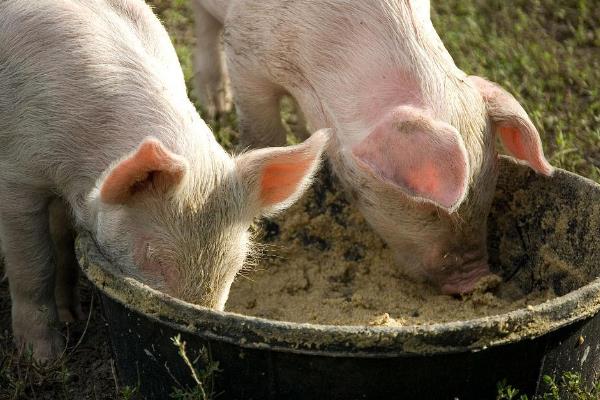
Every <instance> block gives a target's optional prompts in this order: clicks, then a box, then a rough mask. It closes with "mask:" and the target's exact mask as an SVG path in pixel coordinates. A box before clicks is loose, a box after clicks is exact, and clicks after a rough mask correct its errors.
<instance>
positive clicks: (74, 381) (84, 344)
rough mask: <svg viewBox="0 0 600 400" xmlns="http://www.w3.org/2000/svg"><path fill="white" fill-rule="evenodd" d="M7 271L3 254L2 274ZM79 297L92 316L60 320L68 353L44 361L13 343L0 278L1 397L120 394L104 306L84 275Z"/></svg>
mask: <svg viewBox="0 0 600 400" xmlns="http://www.w3.org/2000/svg"><path fill="white" fill-rule="evenodd" d="M3 275H4V271H3V265H2V260H1V258H0V276H3ZM81 297H82V306H83V308H84V310H85V311H88V312H89V313H88V315H87V317H88V319H89V320H85V321H76V322H74V323H70V324H61V327H60V329H61V332H62V333H63V335H64V336H65V337H66V338H67V347H66V349H65V353H64V354H65V355H64V357H62V359H61V360H59V361H58V362H57V363H55V364H54V365H48V366H40V365H37V364H36V363H33V362H32V361H31V359H30V358H28V357H27V356H24V357H19V356H18V353H17V350H16V348H15V347H14V346H13V344H12V333H11V332H10V325H11V324H10V296H9V293H8V282H7V281H6V280H4V281H2V282H0V400H1V399H40V400H55V399H98V400H100V399H115V398H119V397H120V396H119V393H120V391H121V389H120V388H118V386H117V385H116V383H115V382H116V380H115V377H114V371H113V368H112V365H113V362H112V357H111V354H110V346H109V343H108V334H107V333H108V332H107V328H106V327H107V324H106V322H105V321H104V318H103V316H102V313H101V312H100V305H99V302H98V296H97V295H96V294H95V292H94V291H93V290H92V289H91V286H90V284H89V282H87V280H85V279H82V280H81ZM92 299H93V300H92Z"/></svg>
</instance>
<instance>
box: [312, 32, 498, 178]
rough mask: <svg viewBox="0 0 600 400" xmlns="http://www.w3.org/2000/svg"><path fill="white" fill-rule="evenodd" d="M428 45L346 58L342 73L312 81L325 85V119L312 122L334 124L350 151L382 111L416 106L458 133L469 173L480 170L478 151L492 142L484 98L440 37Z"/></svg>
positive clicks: (345, 159) (346, 150)
mask: <svg viewBox="0 0 600 400" xmlns="http://www.w3.org/2000/svg"><path fill="white" fill-rule="evenodd" d="M432 29H433V28H432ZM436 37H437V35H436ZM436 43H437V44H436ZM429 47H430V50H429V51H427V52H420V53H419V54H417V53H415V52H414V51H412V52H410V51H409V50H406V52H405V54H402V52H400V53H397V54H396V56H395V57H393V58H392V57H389V56H384V57H381V56H380V57H379V58H378V57H376V56H375V54H385V55H388V54H394V53H393V52H392V51H391V50H389V49H388V51H384V50H381V49H380V50H378V51H375V54H373V55H372V56H371V57H363V58H357V59H354V60H347V61H346V62H345V64H346V65H347V68H346V71H345V72H341V73H339V72H338V73H337V74H332V75H330V76H326V77H325V79H324V80H323V81H325V82H327V84H326V85H320V84H319V83H320V82H317V83H315V84H313V87H315V88H317V91H319V88H324V89H322V90H321V91H320V93H318V94H317V97H318V98H319V99H320V101H321V108H322V109H323V110H324V113H323V115H324V117H323V121H319V122H317V123H316V124H314V125H315V126H319V125H323V126H325V125H329V126H332V127H333V128H334V133H335V139H336V141H337V143H338V146H339V147H338V149H339V150H341V152H342V153H346V154H348V153H349V152H350V151H351V149H352V147H353V146H355V145H357V144H358V143H360V142H361V141H362V140H363V139H365V138H366V137H367V136H368V135H369V133H371V131H372V130H373V129H374V127H375V126H376V125H377V124H378V123H379V122H380V121H381V120H382V119H383V118H384V117H385V116H386V114H388V113H389V112H391V111H392V110H394V109H395V108H397V107H399V106H412V107H417V108H420V109H422V110H424V111H426V112H427V113H429V114H430V115H431V116H432V117H433V118H435V119H439V120H442V121H445V122H448V123H450V124H451V125H453V126H454V127H455V128H456V129H457V130H458V131H459V132H460V134H461V136H462V138H463V140H464V142H465V146H466V148H467V153H468V155H469V158H470V160H469V161H470V165H471V166H472V168H470V175H471V178H473V176H475V175H477V174H478V173H479V169H478V168H479V166H480V165H481V163H482V160H481V157H482V153H483V152H484V151H485V149H486V148H488V147H489V146H490V144H489V143H488V142H489V138H487V137H485V136H484V135H485V131H486V130H485V128H486V117H485V106H484V103H483V99H482V98H481V96H480V95H479V93H478V92H477V91H476V90H475V88H473V87H471V86H470V85H469V84H468V82H467V81H466V74H465V73H464V72H462V71H461V70H460V69H458V68H457V67H456V65H455V64H454V62H453V60H452V58H451V57H450V55H449V54H448V53H447V51H446V50H445V49H444V47H443V45H442V44H441V41H439V42H433V44H431V45H430V46H429ZM431 49H434V50H431ZM348 53H349V54H364V51H363V50H362V49H355V50H354V51H349V52H348ZM423 53H424V54H423ZM418 55H420V57H417V56H418ZM407 60H412V62H410V63H409V62H408V61H407ZM333 75H335V76H333ZM332 94H337V95H336V96H333V95H332ZM339 94H344V95H339ZM336 158H337V157H332V159H334V160H335V159H336ZM337 159H338V160H340V161H343V162H345V163H346V164H347V163H352V162H353V161H352V160H351V157H347V156H346V157H341V158H337ZM334 164H335V161H334ZM334 166H335V165H334ZM341 168H344V167H341ZM338 169H340V168H338Z"/></svg>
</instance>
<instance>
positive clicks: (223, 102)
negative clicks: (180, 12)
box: [192, 1, 231, 118]
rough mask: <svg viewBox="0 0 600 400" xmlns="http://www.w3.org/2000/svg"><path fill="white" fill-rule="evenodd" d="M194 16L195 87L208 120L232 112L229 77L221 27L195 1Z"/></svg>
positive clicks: (193, 2) (193, 4)
mask: <svg viewBox="0 0 600 400" xmlns="http://www.w3.org/2000/svg"><path fill="white" fill-rule="evenodd" d="M192 7H193V9H194V17H195V34H196V47H195V49H194V84H195V85H196V90H197V93H198V99H199V100H200V104H201V105H202V107H203V108H204V111H205V112H206V113H207V115H208V118H215V117H217V116H218V115H219V114H221V113H225V112H227V111H229V110H230V108H231V103H230V101H229V95H228V93H227V75H226V73H225V68H224V65H223V64H224V59H223V58H224V55H223V51H222V48H221V31H222V28H223V27H222V25H221V23H220V22H219V21H217V20H216V19H215V18H214V17H213V16H212V15H210V14H209V13H208V12H207V11H206V10H205V9H204V7H202V6H201V5H200V4H198V1H192Z"/></svg>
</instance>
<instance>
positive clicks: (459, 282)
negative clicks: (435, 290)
mask: <svg viewBox="0 0 600 400" xmlns="http://www.w3.org/2000/svg"><path fill="white" fill-rule="evenodd" d="M432 270H433V272H432V273H431V276H432V280H433V283H434V284H435V285H436V286H437V287H439V289H440V292H441V293H443V294H447V295H453V294H466V293H470V292H472V291H473V290H474V289H475V287H476V286H477V284H478V282H480V281H481V279H483V278H486V277H492V276H495V274H492V272H491V271H490V268H489V265H488V263H487V254H482V253H481V252H478V251H469V252H466V253H463V254H461V255H457V254H445V255H444V256H442V258H441V260H440V263H439V264H438V266H437V267H435V268H432Z"/></svg>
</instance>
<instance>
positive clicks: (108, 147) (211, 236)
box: [0, 0, 329, 360]
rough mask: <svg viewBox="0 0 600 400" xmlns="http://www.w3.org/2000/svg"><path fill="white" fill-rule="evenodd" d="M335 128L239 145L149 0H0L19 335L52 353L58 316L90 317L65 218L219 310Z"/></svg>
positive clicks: (0, 122) (173, 288)
mask: <svg viewBox="0 0 600 400" xmlns="http://www.w3.org/2000/svg"><path fill="white" fill-rule="evenodd" d="M328 137H329V134H328V131H326V130H321V131H320V132H316V133H315V134H314V135H312V136H311V137H310V139H308V140H306V141H305V142H303V143H301V144H299V145H296V146H291V147H275V148H263V149H257V150H252V151H248V152H245V153H242V154H238V155H236V156H232V155H230V154H228V153H227V152H226V151H225V150H224V149H223V148H222V147H221V146H220V145H219V144H218V143H217V141H216V139H215V137H214V136H213V134H212V133H211V131H210V129H209V127H208V126H207V125H206V124H205V122H204V121H203V120H202V119H201V118H200V116H199V114H198V113H197V111H196V109H195V108H194V106H193V105H192V103H191V102H190V101H189V99H188V97H187V92H186V87H185V84H184V79H183V74H182V71H181V67H180V65H179V61H178V59H177V57H176V54H175V51H174V48H173V46H172V44H171V42H170V40H169V37H168V35H167V33H166V31H165V30H164V28H163V27H162V25H161V24H160V23H159V21H158V19H157V18H156V17H155V16H154V14H153V13H152V11H151V10H150V8H149V7H148V6H147V5H146V4H145V3H144V2H143V1H141V0H63V1H55V0H38V1H29V0H7V1H2V2H0V242H1V243H2V253H3V254H4V257H5V263H6V275H7V277H8V282H9V288H10V295H11V300H12V329H13V334H14V338H15V340H16V342H17V344H19V345H20V346H27V347H30V348H31V349H32V351H33V355H34V357H36V358H37V359H39V360H49V359H52V358H54V357H56V356H57V355H59V354H60V352H61V350H62V349H63V348H64V347H63V346H64V341H63V338H62V337H61V335H60V334H59V332H58V330H56V329H55V327H56V324H57V322H58V321H59V318H60V319H63V320H70V319H74V318H77V317H80V316H81V308H80V306H79V304H78V296H77V293H76V291H75V286H76V285H75V284H76V282H75V280H74V279H73V273H74V272H73V270H76V266H75V259H74V257H73V255H72V252H73V248H72V246H73V233H72V227H71V222H69V221H72V224H74V226H75V227H76V228H77V229H79V230H86V231H89V232H91V233H92V234H93V236H94V237H95V239H96V241H97V243H98V245H99V246H100V248H101V250H102V252H103V253H104V254H105V255H106V256H107V257H108V258H109V259H110V260H111V261H112V262H114V263H116V264H117V265H120V266H121V267H122V268H123V269H124V270H125V271H126V273H128V274H130V275H132V276H134V277H137V278H139V279H140V280H141V281H143V282H145V283H147V284H148V285H150V286H152V287H154V288H157V289H159V290H163V291H165V292H167V293H169V294H172V295H174V296H177V297H179V298H181V299H183V300H187V301H190V302H194V303H197V304H199V305H202V306H206V307H211V308H214V309H217V310H222V309H223V307H224V303H225V301H226V299H227V296H228V292H229V288H230V286H231V283H232V281H233V280H234V277H235V276H236V273H238V272H239V271H240V269H241V268H242V266H243V263H244V260H245V257H246V255H247V252H248V251H249V250H250V245H251V236H250V233H249V227H250V225H251V224H252V222H253V220H254V219H255V218H256V217H257V216H259V215H270V214H273V213H276V212H279V211H281V210H283V209H285V208H286V207H288V206H289V205H291V204H292V203H293V202H294V201H295V200H296V199H297V198H298V197H299V196H300V195H301V193H302V192H303V191H304V190H305V189H306V187H307V186H308V185H309V184H310V181H311V179H312V177H313V175H314V173H315V171H316V170H317V169H318V167H319V162H320V161H319V160H320V159H321V154H322V152H323V150H324V148H325V146H326V144H327V141H328ZM55 250H56V256H55V255H54V253H55ZM67 252H71V253H69V254H67ZM57 269H58V271H57Z"/></svg>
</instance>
